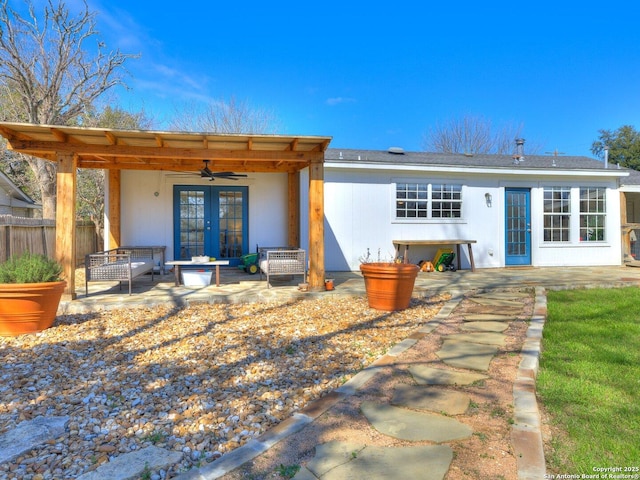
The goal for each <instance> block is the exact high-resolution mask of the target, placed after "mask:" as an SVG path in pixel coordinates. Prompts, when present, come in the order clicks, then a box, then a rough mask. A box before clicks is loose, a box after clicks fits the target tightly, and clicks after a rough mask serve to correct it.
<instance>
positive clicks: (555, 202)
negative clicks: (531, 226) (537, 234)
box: [544, 187, 571, 242]
mask: <svg viewBox="0 0 640 480" xmlns="http://www.w3.org/2000/svg"><path fill="white" fill-rule="evenodd" d="M570 231H571V188H569V187H545V189H544V241H545V242H569V241H570V239H571V238H570V235H569V233H570Z"/></svg>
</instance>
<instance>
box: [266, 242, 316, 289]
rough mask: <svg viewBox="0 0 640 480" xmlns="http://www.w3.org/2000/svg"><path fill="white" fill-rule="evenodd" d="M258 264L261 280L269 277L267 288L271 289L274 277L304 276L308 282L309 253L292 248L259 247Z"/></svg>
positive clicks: (304, 280) (304, 279)
mask: <svg viewBox="0 0 640 480" xmlns="http://www.w3.org/2000/svg"><path fill="white" fill-rule="evenodd" d="M258 264H259V266H260V279H261V280H262V274H265V275H266V276H267V286H268V288H271V283H270V279H271V277H272V276H274V275H302V279H303V282H306V281H307V252H305V251H304V250H302V249H301V248H292V247H258Z"/></svg>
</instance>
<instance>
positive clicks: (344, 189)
mask: <svg viewBox="0 0 640 480" xmlns="http://www.w3.org/2000/svg"><path fill="white" fill-rule="evenodd" d="M396 182H419V183H422V182H424V183H452V184H460V185H463V187H462V188H463V189H462V198H463V207H462V218H461V219H446V220H441V219H439V220H427V221H417V222H416V221H401V220H397V219H396V218H395V183H396ZM558 182H560V183H559V184H561V185H568V186H572V187H580V186H583V187H584V186H599V187H606V188H608V190H607V233H606V241H605V242H603V243H600V244H586V243H584V242H582V243H581V242H580V241H579V239H578V238H577V234H578V225H579V213H578V210H577V207H576V209H575V211H574V213H573V215H572V222H573V229H574V232H575V233H574V236H575V238H573V239H572V242H571V243H569V244H563V245H550V244H545V243H544V242H543V228H542V227H543V204H542V198H543V193H542V192H543V190H542V189H543V187H544V186H545V185H551V184H553V185H556V184H558ZM303 185H304V182H303ZM505 187H519V188H528V189H530V191H531V229H532V232H531V235H532V237H531V253H532V266H569V265H619V264H620V262H621V260H620V254H621V253H620V252H621V247H620V245H621V240H620V209H619V194H618V192H617V190H616V189H615V180H614V179H611V180H609V179H606V180H603V181H600V182H598V181H594V180H593V179H592V178H591V179H579V178H571V177H566V178H562V180H560V179H557V180H556V179H551V180H546V181H545V182H541V181H539V179H538V178H533V177H528V178H526V177H525V178H522V179H516V178H515V177H514V175H513V174H507V175H505V178H499V177H498V176H497V175H488V174H485V173H483V174H476V175H472V174H470V173H469V172H449V173H446V174H444V173H434V172H420V171H415V170H414V171H410V172H408V171H399V170H391V169H389V170H379V169H378V170H371V169H369V170H366V169H356V168H349V169H346V168H344V167H341V168H331V166H330V165H327V166H326V167H325V218H326V223H325V268H326V270H327V271H332V270H333V271H344V270H358V268H359V264H360V260H359V259H360V257H361V256H363V255H364V254H365V253H366V252H367V249H369V251H370V252H371V255H372V256H373V257H374V258H376V257H377V255H378V251H380V252H381V255H382V257H384V258H390V257H392V256H393V254H394V250H393V244H392V241H393V240H401V239H404V240H420V239H430V240H444V239H468V240H476V241H477V243H475V244H474V245H473V253H474V260H475V264H476V267H478V268H496V267H504V266H505V219H504V217H505V202H504V200H505ZM487 193H488V194H490V195H491V198H492V200H491V203H490V204H488V203H487V201H486V194H487ZM576 196H577V195H576ZM303 218H304V219H305V221H306V218H308V217H306V216H304V215H303ZM303 234H304V235H306V232H305V229H304V228H303ZM304 238H305V240H306V236H305V237H304ZM437 248H438V247H433V248H427V247H422V248H418V247H414V248H412V249H411V250H410V255H409V259H410V261H412V262H415V263H417V262H418V261H419V260H423V259H424V260H431V259H432V258H433V256H434V254H435V252H436V250H437ZM461 254H462V267H463V268H468V267H469V259H468V254H467V250H466V248H465V247H464V246H463V248H462V249H461Z"/></svg>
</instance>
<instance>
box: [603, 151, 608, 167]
mask: <svg viewBox="0 0 640 480" xmlns="http://www.w3.org/2000/svg"><path fill="white" fill-rule="evenodd" d="M604 168H609V147H607V146H605V147H604Z"/></svg>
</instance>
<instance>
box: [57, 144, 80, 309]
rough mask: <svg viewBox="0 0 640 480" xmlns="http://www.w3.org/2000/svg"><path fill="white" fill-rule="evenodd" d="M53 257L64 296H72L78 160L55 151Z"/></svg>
mask: <svg viewBox="0 0 640 480" xmlns="http://www.w3.org/2000/svg"><path fill="white" fill-rule="evenodd" d="M56 163H57V165H58V173H57V186H56V189H57V191H56V195H57V198H56V203H57V206H56V260H58V262H60V264H61V265H62V269H63V274H64V278H65V280H66V281H67V288H66V290H65V291H64V296H65V297H66V298H70V299H71V300H74V299H75V298H76V182H77V177H76V172H77V169H78V159H77V157H76V156H75V155H74V154H73V153H59V152H58V153H56Z"/></svg>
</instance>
